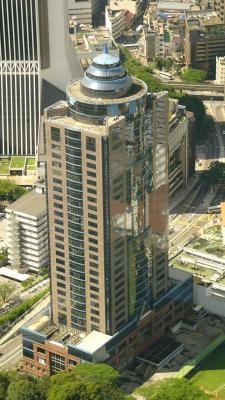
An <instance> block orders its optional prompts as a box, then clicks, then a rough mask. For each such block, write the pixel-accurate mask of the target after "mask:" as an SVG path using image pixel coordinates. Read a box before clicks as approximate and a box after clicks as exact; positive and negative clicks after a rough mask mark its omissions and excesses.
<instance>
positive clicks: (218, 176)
mask: <svg viewBox="0 0 225 400" xmlns="http://www.w3.org/2000/svg"><path fill="white" fill-rule="evenodd" d="M203 179H204V180H205V181H207V182H209V183H211V184H218V183H222V184H224V183H225V164H224V163H222V162H219V161H214V162H211V164H210V166H209V169H208V171H206V172H204V173H203Z"/></svg>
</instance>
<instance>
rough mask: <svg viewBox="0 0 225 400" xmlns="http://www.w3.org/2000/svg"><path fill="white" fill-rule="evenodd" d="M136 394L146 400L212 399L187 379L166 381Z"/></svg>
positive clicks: (143, 388) (141, 388)
mask: <svg viewBox="0 0 225 400" xmlns="http://www.w3.org/2000/svg"><path fill="white" fill-rule="evenodd" d="M136 393H138V394H140V395H142V396H144V397H145V399H146V400H210V399H211V397H210V396H209V395H208V394H206V393H204V392H203V391H202V390H201V389H199V388H198V387H197V386H194V385H193V384H192V383H191V382H190V381H188V380H186V379H184V378H183V379H176V378H170V379H164V380H162V381H160V382H157V383H155V384H150V385H148V386H142V387H140V388H138V389H137V390H136Z"/></svg>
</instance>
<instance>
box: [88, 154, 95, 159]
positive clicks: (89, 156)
mask: <svg viewBox="0 0 225 400" xmlns="http://www.w3.org/2000/svg"><path fill="white" fill-rule="evenodd" d="M87 158H88V159H89V160H93V161H96V156H94V154H87Z"/></svg>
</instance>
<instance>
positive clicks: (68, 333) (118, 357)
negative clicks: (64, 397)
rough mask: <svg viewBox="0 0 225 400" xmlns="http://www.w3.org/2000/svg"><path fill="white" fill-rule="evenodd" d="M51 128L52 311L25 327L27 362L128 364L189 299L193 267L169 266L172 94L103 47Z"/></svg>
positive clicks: (51, 114) (70, 89)
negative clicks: (154, 89)
mask: <svg viewBox="0 0 225 400" xmlns="http://www.w3.org/2000/svg"><path fill="white" fill-rule="evenodd" d="M44 129H45V138H46V140H45V143H46V152H47V188H48V211H49V229H50V235H49V236H50V249H51V296H52V302H51V303H52V320H51V321H49V320H48V318H47V317H43V318H42V319H41V320H40V321H38V322H37V323H36V324H33V325H32V326H30V327H28V328H23V330H22V335H23V371H24V372H25V373H29V374H34V375H36V376H43V375H46V374H47V375H52V374H54V373H56V372H58V371H60V370H65V371H70V370H71V368H73V367H74V366H76V364H77V363H80V362H86V361H88V362H107V363H110V364H111V365H114V366H115V367H116V368H119V369H121V370H122V369H124V368H126V366H128V365H131V362H132V360H133V359H134V358H135V357H136V356H137V355H139V356H140V354H142V352H144V355H143V357H145V355H146V349H147V347H148V346H150V345H152V344H153V343H154V342H155V341H156V340H157V339H159V338H160V336H162V335H163V334H164V333H165V331H166V329H168V327H169V326H172V325H173V324H174V322H175V321H177V320H179V319H181V318H183V316H184V314H185V311H186V310H187V309H189V307H190V305H191V303H192V276H191V274H187V273H185V272H184V271H182V273H181V272H180V271H179V270H178V271H176V272H175V273H173V274H172V275H171V272H170V276H168V275H169V274H168V272H169V271H168V262H167V221H168V94H167V93H165V92H164V93H158V94H157V95H154V94H148V93H147V87H146V85H145V83H144V82H142V81H140V80H138V79H136V78H131V77H130V76H129V75H128V73H127V72H126V71H125V70H124V68H123V67H122V65H121V62H120V60H119V59H118V58H116V57H114V56H112V55H110V54H108V53H107V51H106V52H104V53H103V54H101V55H99V56H97V57H95V58H94V60H93V62H92V64H91V66H90V67H89V68H88V70H87V72H86V73H85V76H84V77H83V78H82V79H81V80H79V79H78V80H74V81H72V82H71V83H70V84H69V85H68V86H67V102H65V101H61V102H57V103H56V104H54V105H53V106H52V107H49V108H48V109H46V111H45V124H44ZM164 343H165V341H164V340H163V341H162V343H160V345H158V346H160V354H161V352H162V353H163V354H165V353H164V351H162V349H161V345H162V344H164ZM170 344H171V343H170ZM170 344H169V346H168V343H167V348H168V347H169V348H170ZM179 346H180V344H179ZM156 353H157V351H155V349H154V354H156ZM163 357H165V356H163ZM157 360H158V358H157Z"/></svg>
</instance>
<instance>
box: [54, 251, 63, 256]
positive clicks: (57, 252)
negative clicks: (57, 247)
mask: <svg viewBox="0 0 225 400" xmlns="http://www.w3.org/2000/svg"><path fill="white" fill-rule="evenodd" d="M55 254H56V255H57V256H59V257H65V255H64V253H62V252H61V251H56V252H55Z"/></svg>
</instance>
